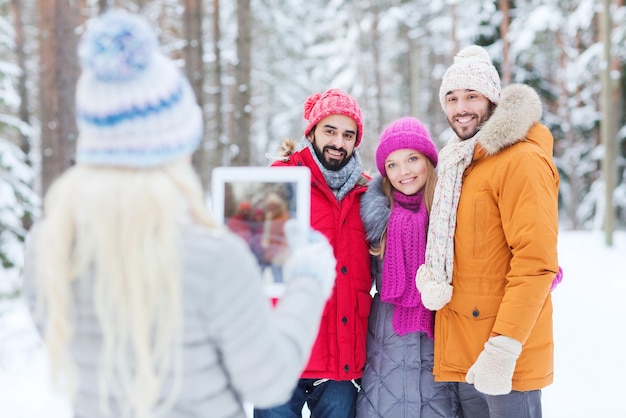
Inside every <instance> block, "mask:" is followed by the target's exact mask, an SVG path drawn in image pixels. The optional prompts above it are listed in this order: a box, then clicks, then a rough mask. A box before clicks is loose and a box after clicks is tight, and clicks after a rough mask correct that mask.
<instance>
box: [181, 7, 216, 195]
mask: <svg viewBox="0 0 626 418" xmlns="http://www.w3.org/2000/svg"><path fill="white" fill-rule="evenodd" d="M183 4H184V12H183V33H184V36H185V48H184V49H183V54H184V57H185V75H186V76H187V79H189V82H190V83H191V88H192V89H193V92H194V94H195V96H196V100H197V102H198V105H199V106H200V108H202V109H203V113H204V63H203V60H202V57H203V55H204V51H203V48H202V38H203V35H202V34H203V32H202V16H204V10H203V7H202V0H183ZM206 138H207V135H204V136H203V138H202V141H201V143H200V146H199V147H198V150H197V151H196V152H195V153H194V154H193V158H192V162H193V165H194V167H195V169H196V171H197V172H198V174H199V176H200V180H201V182H202V187H203V190H207V189H208V184H209V181H210V175H209V173H210V167H209V164H208V162H207V154H208V153H207V148H208V147H207V144H206Z"/></svg>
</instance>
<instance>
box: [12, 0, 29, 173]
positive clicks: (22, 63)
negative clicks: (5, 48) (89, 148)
mask: <svg viewBox="0 0 626 418" xmlns="http://www.w3.org/2000/svg"><path fill="white" fill-rule="evenodd" d="M11 12H12V14H13V24H14V26H15V56H16V59H17V66H18V67H19V69H20V75H19V77H18V79H17V93H18V95H19V96H20V108H19V118H20V120H21V121H23V122H25V123H30V111H29V109H28V107H29V103H30V102H29V100H28V89H27V88H26V85H27V74H28V71H27V69H26V52H25V50H26V49H25V45H26V38H25V36H24V22H23V21H22V2H21V1H20V0H11ZM19 146H20V148H21V150H22V151H23V152H24V154H25V155H26V158H28V161H30V157H31V156H30V142H29V138H28V137H27V136H26V135H23V134H22V133H20V144H19Z"/></svg>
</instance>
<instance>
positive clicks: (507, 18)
mask: <svg viewBox="0 0 626 418" xmlns="http://www.w3.org/2000/svg"><path fill="white" fill-rule="evenodd" d="M498 3H499V4H500V13H501V14H502V21H501V22H500V39H501V40H502V71H500V75H501V78H502V84H503V85H505V86H507V85H509V84H511V80H512V76H511V61H510V59H509V47H510V42H509V40H508V39H509V25H510V23H511V10H510V7H509V0H499V1H498Z"/></svg>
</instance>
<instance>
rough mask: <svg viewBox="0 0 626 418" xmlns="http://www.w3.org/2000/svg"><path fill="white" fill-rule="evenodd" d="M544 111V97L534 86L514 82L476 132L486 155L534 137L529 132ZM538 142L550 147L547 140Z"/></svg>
mask: <svg viewBox="0 0 626 418" xmlns="http://www.w3.org/2000/svg"><path fill="white" fill-rule="evenodd" d="M542 111H543V108H542V105H541V99H540V98H539V95H538V94H537V92H536V91H535V90H534V89H533V88H532V87H529V86H526V85H524V84H511V85H509V86H507V87H505V88H504V89H502V94H501V95H500V102H499V103H498V106H497V107H496V109H495V111H494V112H493V114H492V115H491V117H490V118H489V120H487V122H485V124H484V125H483V127H482V128H481V130H480V131H479V132H478V133H477V134H476V138H477V142H478V144H480V145H481V146H482V148H483V149H484V150H485V152H486V155H493V154H497V153H498V152H499V151H501V150H502V149H504V148H507V147H509V146H511V145H513V144H515V143H516V142H519V141H523V140H532V138H527V137H526V133H527V132H528V131H529V129H530V128H531V126H533V125H534V124H535V123H537V122H539V120H540V119H541V114H542ZM537 145H539V146H540V147H541V148H542V149H544V151H545V150H546V145H547V144H540V143H538V144H537ZM550 147H551V144H550ZM551 152H552V149H550V153H551Z"/></svg>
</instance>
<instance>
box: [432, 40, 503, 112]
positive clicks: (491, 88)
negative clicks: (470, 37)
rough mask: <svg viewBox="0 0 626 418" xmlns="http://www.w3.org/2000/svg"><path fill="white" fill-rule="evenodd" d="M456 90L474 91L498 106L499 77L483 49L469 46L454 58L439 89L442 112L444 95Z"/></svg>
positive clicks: (444, 101)
mask: <svg viewBox="0 0 626 418" xmlns="http://www.w3.org/2000/svg"><path fill="white" fill-rule="evenodd" d="M458 89H467V90H475V91H477V92H479V93H480V94H482V95H484V96H485V97H487V98H488V99H489V100H490V101H491V102H492V103H495V104H498V101H499V100H500V90H501V87H500V76H499V75H498V71H497V70H496V68H495V67H494V66H493V64H492V63H491V58H490V57H489V54H488V53H487V51H485V49H484V48H482V47H480V46H478V45H471V46H468V47H467V48H465V49H462V50H461V51H460V52H459V53H458V54H456V56H455V57H454V64H452V65H451V66H450V68H448V70H447V71H446V73H445V74H444V75H443V79H442V80H441V87H440V88H439V102H440V103H441V107H442V108H443V109H444V110H445V109H446V94H448V92H451V91H453V90H458Z"/></svg>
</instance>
